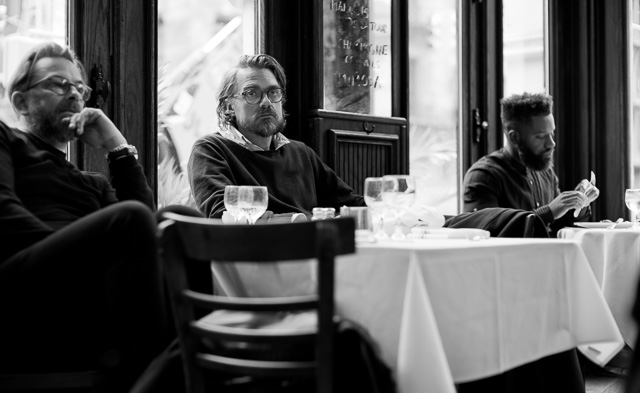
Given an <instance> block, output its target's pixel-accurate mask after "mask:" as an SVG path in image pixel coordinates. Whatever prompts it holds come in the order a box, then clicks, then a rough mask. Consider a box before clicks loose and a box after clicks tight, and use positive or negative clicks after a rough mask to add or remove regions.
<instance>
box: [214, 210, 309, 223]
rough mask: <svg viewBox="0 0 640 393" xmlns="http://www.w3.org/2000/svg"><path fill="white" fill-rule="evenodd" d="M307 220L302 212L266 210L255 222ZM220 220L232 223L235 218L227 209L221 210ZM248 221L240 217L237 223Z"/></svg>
mask: <svg viewBox="0 0 640 393" xmlns="http://www.w3.org/2000/svg"><path fill="white" fill-rule="evenodd" d="M304 221H307V216H305V215H304V214H303V213H280V214H273V212H272V211H270V210H267V211H266V212H264V214H263V215H262V216H261V217H260V218H259V219H258V221H256V224H287V223H291V222H304ZM222 222H223V223H224V224H233V223H235V220H234V218H233V216H232V215H231V213H229V212H228V211H226V210H225V211H224V212H222ZM247 223H248V221H247V219H246V218H245V217H242V218H241V219H240V220H239V221H238V224H247Z"/></svg>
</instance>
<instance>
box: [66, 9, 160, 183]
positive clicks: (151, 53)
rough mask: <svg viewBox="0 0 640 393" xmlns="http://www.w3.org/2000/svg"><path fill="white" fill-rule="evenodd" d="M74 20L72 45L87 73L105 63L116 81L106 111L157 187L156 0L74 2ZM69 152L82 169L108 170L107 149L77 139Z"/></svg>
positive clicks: (108, 75)
mask: <svg viewBox="0 0 640 393" xmlns="http://www.w3.org/2000/svg"><path fill="white" fill-rule="evenodd" d="M69 21H70V23H69V37H70V42H69V44H70V46H71V47H72V48H73V49H74V50H75V51H76V53H77V54H78V57H79V58H80V60H81V61H82V62H83V64H84V65H85V67H86V69H87V72H88V74H89V75H90V73H91V69H92V68H93V67H94V66H95V65H100V66H101V67H102V71H103V75H104V78H105V79H106V80H108V81H109V82H110V84H111V92H110V94H109V97H108V99H107V101H106V102H105V105H104V107H103V108H102V109H103V111H104V112H105V114H106V115H107V116H109V118H110V119H111V120H112V121H113V122H114V124H115V125H116V126H117V127H118V128H119V129H120V131H121V132H122V133H123V135H124V136H125V137H126V138H127V141H128V142H129V143H131V144H132V145H135V146H136V147H137V148H138V152H139V161H140V163H141V164H142V166H143V168H144V171H145V174H146V176H147V179H148V181H149V185H150V186H151V187H152V189H154V190H156V188H157V185H156V179H157V163H156V161H157V159H156V158H157V53H156V51H157V49H156V48H157V8H156V2H155V1H142V2H138V1H135V2H131V1H126V0H93V1H80V0H72V1H70V2H69ZM70 153H71V154H70V158H71V160H72V161H73V162H74V163H76V164H77V165H78V167H79V168H81V169H83V170H89V171H96V172H101V173H104V174H105V175H108V174H109V170H108V165H107V162H106V159H105V152H104V151H103V150H100V149H94V148H91V147H88V146H86V145H84V144H82V143H79V142H76V143H74V144H73V146H72V149H71V152H70Z"/></svg>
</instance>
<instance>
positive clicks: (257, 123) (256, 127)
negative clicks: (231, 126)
mask: <svg viewBox="0 0 640 393" xmlns="http://www.w3.org/2000/svg"><path fill="white" fill-rule="evenodd" d="M286 125H287V121H286V120H285V119H276V118H275V117H273V118H267V119H265V118H255V117H254V118H251V119H248V120H238V128H240V129H243V130H245V131H246V132H249V133H252V134H255V135H258V136H261V137H265V138H266V137H269V136H273V135H276V134H278V133H280V132H282V131H283V130H284V128H285V126H286Z"/></svg>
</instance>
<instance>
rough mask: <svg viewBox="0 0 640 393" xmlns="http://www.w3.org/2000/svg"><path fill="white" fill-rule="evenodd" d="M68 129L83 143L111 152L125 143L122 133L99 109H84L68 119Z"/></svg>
mask: <svg viewBox="0 0 640 393" xmlns="http://www.w3.org/2000/svg"><path fill="white" fill-rule="evenodd" d="M68 119H69V128H70V129H72V130H76V136H77V137H78V139H80V140H81V141H83V142H84V143H86V144H88V145H90V146H93V147H101V148H103V149H106V150H111V149H113V148H114V147H116V146H118V145H120V144H123V143H127V140H126V139H125V138H124V136H122V133H121V132H120V130H118V128H117V127H116V126H115V124H113V122H112V121H111V119H109V118H108V117H107V115H105V114H104V112H102V111H101V110H100V109H95V108H84V109H83V110H82V111H80V112H78V113H75V114H74V115H73V116H71V117H69V118H68Z"/></svg>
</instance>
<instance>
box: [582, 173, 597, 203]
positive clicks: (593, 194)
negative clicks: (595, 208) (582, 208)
mask: <svg viewBox="0 0 640 393" xmlns="http://www.w3.org/2000/svg"><path fill="white" fill-rule="evenodd" d="M576 191H581V192H583V193H584V194H585V195H586V196H587V199H588V200H589V201H588V202H587V204H590V203H591V202H593V201H595V200H596V199H598V196H600V190H599V189H598V187H596V186H595V184H591V183H590V182H589V180H587V179H582V181H580V183H578V185H577V186H576Z"/></svg>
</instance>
